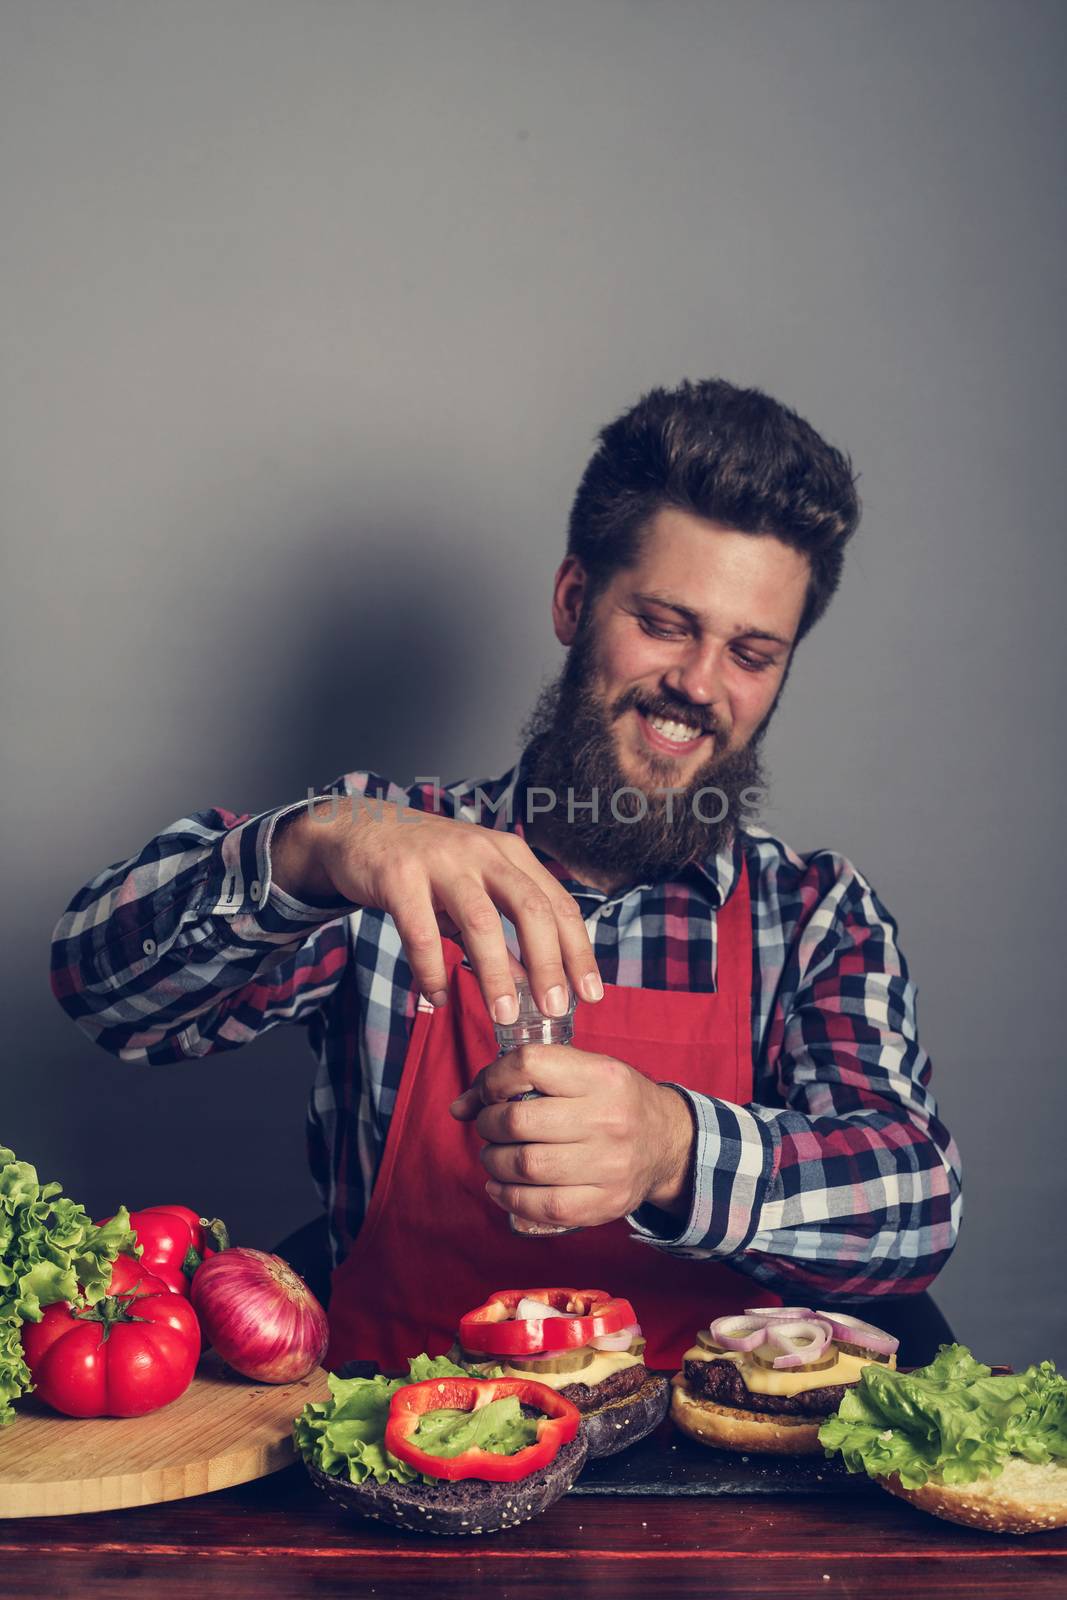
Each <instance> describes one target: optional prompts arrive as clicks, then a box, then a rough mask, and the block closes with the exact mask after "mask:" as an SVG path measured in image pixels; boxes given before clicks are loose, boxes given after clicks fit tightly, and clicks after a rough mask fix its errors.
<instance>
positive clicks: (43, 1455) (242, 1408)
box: [0, 1354, 329, 1517]
mask: <svg viewBox="0 0 1067 1600" xmlns="http://www.w3.org/2000/svg"><path fill="white" fill-rule="evenodd" d="M328 1395H329V1389H328V1388H327V1384H326V1374H325V1372H323V1371H322V1369H321V1368H320V1367H316V1368H315V1370H314V1371H313V1372H312V1373H311V1374H310V1375H309V1376H308V1377H306V1378H303V1379H302V1380H301V1381H300V1382H299V1383H287V1384H270V1383H252V1382H250V1381H249V1380H248V1379H247V1378H239V1377H238V1376H237V1374H236V1373H234V1372H231V1371H230V1370H229V1369H228V1368H227V1367H224V1366H223V1364H222V1362H221V1361H220V1360H219V1358H218V1357H217V1356H214V1355H210V1354H209V1355H207V1356H204V1357H203V1359H202V1360H201V1362H200V1366H199V1367H198V1369H197V1374H196V1377H195V1378H194V1379H193V1381H192V1384H191V1385H190V1387H189V1388H188V1389H187V1390H186V1391H185V1393H184V1394H183V1395H182V1397H181V1399H180V1400H175V1401H173V1402H172V1403H171V1404H170V1405H169V1406H164V1407H163V1408H162V1409H161V1410H159V1411H153V1412H150V1413H149V1415H148V1416H146V1417H92V1418H85V1419H82V1418H79V1417H61V1416H60V1415H59V1414H58V1413H57V1412H55V1411H50V1410H49V1409H48V1407H47V1406H45V1405H43V1404H42V1403H41V1402H40V1401H39V1400H36V1399H35V1398H34V1397H33V1395H29V1396H27V1397H26V1398H25V1399H23V1400H20V1401H19V1402H18V1404H17V1405H16V1407H15V1413H16V1420H15V1421H14V1422H13V1423H11V1425H10V1426H9V1427H6V1428H0V1517H57V1516H66V1515H69V1514H70V1513H72V1512H77V1511H112V1510H115V1509H116V1508H118V1507H121V1506H144V1505H151V1504H152V1503H153V1502H154V1501H157V1500H182V1499H184V1498H185V1497H186V1496H187V1495H191V1494H206V1493H207V1492H208V1491H209V1490H211V1489H226V1488H229V1486H230V1485H231V1484H234V1483H247V1482H248V1481H249V1480H250V1479H252V1478H262V1477H265V1476H266V1474H267V1473H268V1472H277V1471H278V1469H279V1468H280V1467H287V1466H288V1465H289V1464H290V1462H292V1461H295V1459H296V1448H295V1446H294V1444H293V1418H294V1417H295V1416H296V1415H297V1413H298V1412H299V1411H301V1410H302V1409H303V1407H304V1406H305V1405H306V1404H307V1402H308V1401H309V1400H325V1399H326V1398H327V1397H328Z"/></svg>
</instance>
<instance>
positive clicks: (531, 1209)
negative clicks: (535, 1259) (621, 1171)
mask: <svg viewBox="0 0 1067 1600" xmlns="http://www.w3.org/2000/svg"><path fill="white" fill-rule="evenodd" d="M485 1192H486V1194H487V1195H488V1196H489V1198H490V1200H492V1201H493V1203H494V1205H498V1206H499V1207H500V1209H501V1210H502V1211H507V1212H510V1214H511V1215H512V1216H514V1217H522V1218H523V1220H524V1221H526V1222H542V1223H550V1224H552V1225H553V1226H555V1227H560V1228H595V1227H599V1226H600V1224H601V1223H604V1222H614V1221H615V1219H616V1217H622V1216H625V1215H626V1212H625V1209H624V1210H621V1211H620V1210H619V1209H618V1202H617V1201H615V1202H613V1201H612V1200H611V1198H610V1197H609V1196H608V1195H607V1194H605V1192H604V1191H603V1190H601V1189H598V1188H596V1187H595V1185H593V1184H589V1183H576V1184H569V1185H567V1186H566V1187H563V1188H555V1189H540V1188H536V1187H534V1186H533V1185H530V1184H523V1183H497V1182H496V1181H495V1180H493V1179H490V1181H489V1182H488V1183H487V1184H486V1186H485Z"/></svg>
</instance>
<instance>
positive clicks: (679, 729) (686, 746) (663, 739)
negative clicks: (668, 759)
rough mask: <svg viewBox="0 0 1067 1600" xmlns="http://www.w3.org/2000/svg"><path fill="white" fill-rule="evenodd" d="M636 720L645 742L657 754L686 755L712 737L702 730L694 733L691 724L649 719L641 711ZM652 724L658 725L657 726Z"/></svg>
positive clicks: (656, 718) (672, 720)
mask: <svg viewBox="0 0 1067 1600" xmlns="http://www.w3.org/2000/svg"><path fill="white" fill-rule="evenodd" d="M637 720H638V722H639V723H640V724H641V732H642V734H643V736H644V739H645V742H646V743H647V744H648V745H649V746H650V747H651V748H652V749H653V750H655V751H656V752H657V754H666V755H672V756H684V755H688V754H689V753H690V752H691V751H693V750H696V749H698V748H699V747H700V745H702V744H703V743H704V740H705V739H710V738H712V737H713V735H711V734H707V733H704V731H703V730H702V729H697V730H696V731H694V730H693V728H692V725H691V724H688V723H685V722H681V721H679V720H678V719H676V718H670V717H655V718H650V717H648V716H646V714H645V713H644V712H643V711H638V713H637ZM654 724H658V726H655V725H654Z"/></svg>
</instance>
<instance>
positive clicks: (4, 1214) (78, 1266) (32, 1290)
mask: <svg viewBox="0 0 1067 1600" xmlns="http://www.w3.org/2000/svg"><path fill="white" fill-rule="evenodd" d="M120 1251H123V1252H124V1253H125V1254H127V1255H133V1256H139V1255H140V1254H141V1247H140V1245H139V1244H138V1243H137V1239H136V1235H135V1234H133V1233H131V1232H130V1216H129V1212H128V1211H127V1210H126V1208H125V1207H124V1206H120V1208H119V1210H118V1211H117V1212H116V1213H115V1215H114V1216H113V1217H112V1219H111V1221H110V1222H108V1223H106V1224H105V1226H104V1227H102V1228H98V1227H97V1226H96V1224H95V1223H94V1222H93V1220H92V1218H91V1217H90V1216H89V1214H88V1212H87V1211H86V1210H85V1208H84V1207H83V1206H80V1205H77V1204H76V1203H75V1201H73V1200H68V1199H66V1198H65V1197H64V1195H63V1194H62V1186H61V1185H60V1184H58V1183H45V1184H42V1183H40V1182H39V1181H38V1178H37V1173H36V1170H35V1169H34V1168H33V1167H31V1166H30V1164H29V1162H27V1161H17V1160H16V1159H15V1153H14V1151H13V1150H8V1149H7V1148H6V1147H4V1146H0V1426H3V1425H4V1424H5V1423H9V1422H13V1421H14V1418H15V1413H14V1411H13V1409H12V1406H11V1402H12V1401H13V1400H15V1399H17V1398H18V1396H19V1395H20V1394H24V1393H25V1392H26V1391H27V1390H28V1389H30V1388H31V1387H32V1384H31V1382H30V1374H29V1369H28V1368H27V1366H26V1363H25V1361H24V1359H23V1355H22V1338H21V1330H22V1325H23V1323H24V1322H40V1320H41V1314H42V1312H43V1310H44V1308H45V1306H50V1305H54V1304H55V1302H56V1301H61V1300H74V1299H77V1298H78V1297H79V1296H81V1297H83V1298H84V1299H85V1300H86V1301H88V1302H89V1303H91V1304H95V1303H96V1302H97V1301H98V1300H101V1299H103V1297H104V1295H105V1294H106V1293H107V1288H108V1284H109V1282H110V1280H111V1265H112V1262H113V1261H114V1260H115V1257H116V1256H117V1255H118V1254H119V1252H120Z"/></svg>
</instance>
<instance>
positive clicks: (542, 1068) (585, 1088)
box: [450, 1044, 604, 1137]
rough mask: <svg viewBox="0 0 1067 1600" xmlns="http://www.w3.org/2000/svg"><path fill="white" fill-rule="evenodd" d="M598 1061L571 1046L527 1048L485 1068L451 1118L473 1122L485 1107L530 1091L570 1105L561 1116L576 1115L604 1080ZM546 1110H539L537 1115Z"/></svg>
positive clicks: (540, 1108)
mask: <svg viewBox="0 0 1067 1600" xmlns="http://www.w3.org/2000/svg"><path fill="white" fill-rule="evenodd" d="M598 1060H599V1058H597V1057H594V1056H591V1055H590V1054H589V1053H587V1052H586V1051H584V1050H576V1049H575V1048H574V1047H573V1046H571V1045H552V1044H524V1045H522V1046H521V1048H520V1049H518V1050H511V1051H509V1052H508V1054H507V1055H506V1056H501V1057H500V1060H499V1061H491V1062H490V1063H489V1065H488V1066H487V1067H483V1068H482V1070H481V1072H479V1074H478V1076H477V1077H476V1078H475V1080H474V1082H473V1083H472V1084H471V1086H470V1088H469V1089H467V1090H465V1091H464V1093H463V1094H461V1095H460V1097H459V1099H458V1100H455V1101H453V1103H452V1106H451V1108H450V1109H451V1111H452V1115H453V1116H454V1117H456V1118H457V1120H458V1121H460V1122H470V1121H471V1120H472V1118H474V1117H476V1116H478V1115H479V1113H480V1112H481V1110H482V1108H483V1107H484V1106H491V1105H495V1104H497V1103H499V1102H508V1101H514V1100H516V1099H517V1098H518V1096H519V1095H524V1094H529V1093H530V1091H531V1090H534V1091H536V1092H537V1093H538V1094H542V1095H551V1096H553V1097H555V1098H557V1099H558V1100H559V1102H560V1103H561V1104H562V1105H563V1106H564V1107H566V1104H567V1101H570V1102H571V1109H570V1110H565V1111H564V1112H563V1113H561V1114H564V1115H567V1116H570V1115H573V1102H574V1100H575V1099H577V1098H578V1097H580V1096H582V1095H585V1094H587V1093H588V1092H589V1090H590V1088H591V1087H592V1086H594V1085H595V1084H596V1083H598V1082H599V1081H600V1080H601V1079H602V1078H603V1076H604V1073H603V1071H602V1070H600V1069H599V1068H598V1067H597V1065H595V1064H594V1063H595V1062H597V1061H598ZM525 1104H526V1106H527V1107H528V1108H529V1110H530V1111H532V1110H533V1106H534V1105H535V1104H537V1103H536V1102H530V1101H527V1102H526V1103H525ZM545 1110H546V1108H545V1107H539V1108H538V1112H537V1113H536V1114H537V1115H540V1114H542V1113H543V1112H544V1111H545ZM515 1114H516V1113H513V1115H515ZM525 1114H526V1113H518V1115H520V1116H521V1115H525ZM511 1137H515V1135H512V1136H511ZM519 1137H522V1135H519ZM526 1137H529V1135H526Z"/></svg>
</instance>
